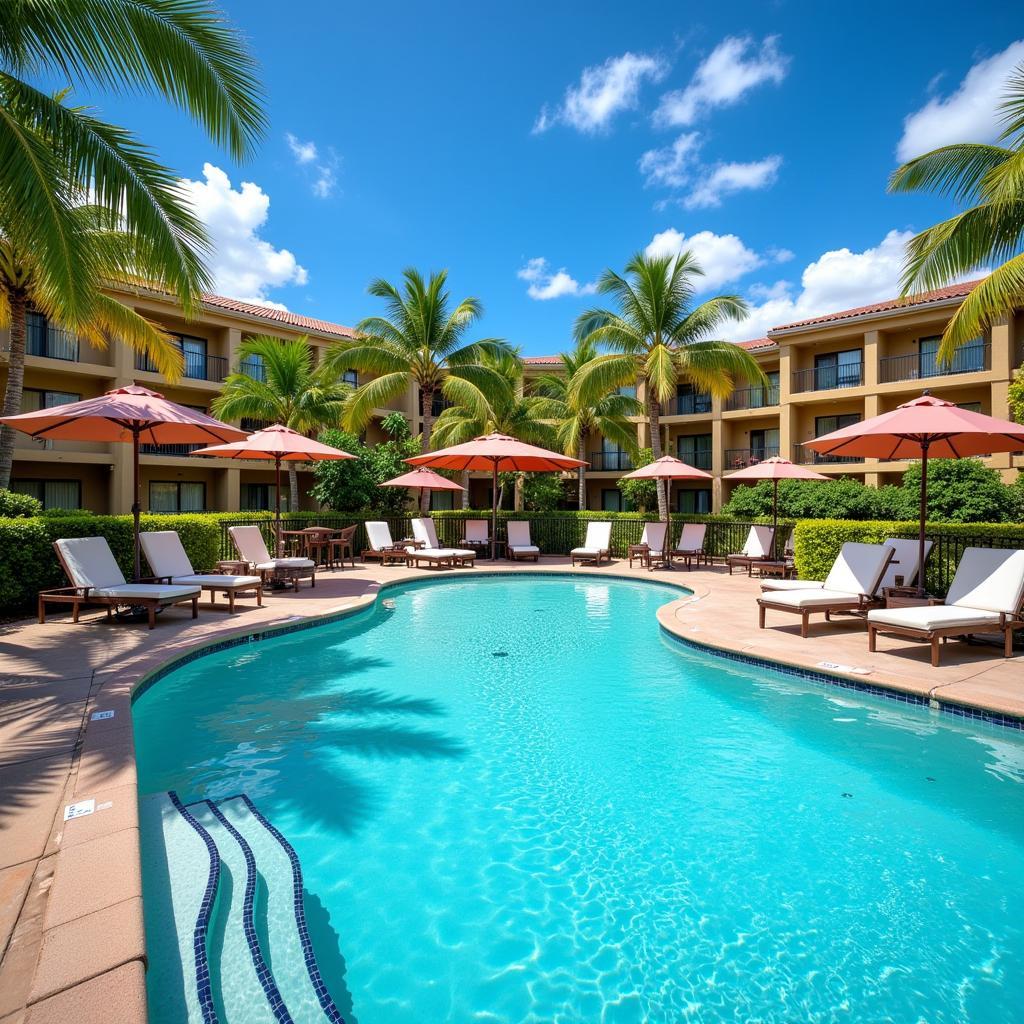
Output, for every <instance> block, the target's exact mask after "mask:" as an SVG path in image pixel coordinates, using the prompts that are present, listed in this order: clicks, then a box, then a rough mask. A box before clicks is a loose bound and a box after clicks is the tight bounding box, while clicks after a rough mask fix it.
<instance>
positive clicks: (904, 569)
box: [878, 537, 932, 594]
mask: <svg viewBox="0 0 1024 1024" xmlns="http://www.w3.org/2000/svg"><path fill="white" fill-rule="evenodd" d="M882 543H883V544H886V545H888V546H889V547H891V548H892V550H893V557H892V561H891V562H890V563H889V564H888V566H886V569H885V575H883V576H882V582H881V583H880V584H879V585H878V593H879V594H881V592H882V590H883V589H884V588H885V587H895V586H896V577H897V576H902V577H903V585H904V586H905V587H909V586H912V585H913V584H914V583H916V582H917V570H918V564H917V562H918V559H917V539H916V538H915V539H914V540H907V539H906V538H904V537H888V538H886V540H884V541H883V542H882ZM931 550H932V542H931V541H930V540H926V541H925V542H924V557H925V558H927V557H928V555H929V554H930V553H931Z"/></svg>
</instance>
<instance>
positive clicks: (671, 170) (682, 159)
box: [640, 132, 700, 188]
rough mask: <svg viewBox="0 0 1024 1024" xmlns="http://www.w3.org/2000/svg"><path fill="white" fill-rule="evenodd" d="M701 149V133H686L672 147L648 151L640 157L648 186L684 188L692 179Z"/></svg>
mask: <svg viewBox="0 0 1024 1024" xmlns="http://www.w3.org/2000/svg"><path fill="white" fill-rule="evenodd" d="M699 149H700V132H686V133H684V134H683V135H680V136H679V138H677V139H676V141H675V142H673V143H672V145H670V146H664V147H663V148H662V149H649V150H647V152H646V153H644V154H643V156H641V157H640V173H641V174H644V175H646V177H647V184H648V185H666V186H668V187H669V188H682V187H683V186H684V185H686V184H687V182H689V181H690V178H691V177H692V174H693V166H694V163H695V161H696V157H697V151H698V150H699Z"/></svg>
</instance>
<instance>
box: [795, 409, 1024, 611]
mask: <svg viewBox="0 0 1024 1024" xmlns="http://www.w3.org/2000/svg"><path fill="white" fill-rule="evenodd" d="M804 444H805V446H806V447H807V448H810V449H811V450H812V451H815V452H820V453H822V454H823V455H859V456H861V457H862V458H869V459H871V458H874V459H920V460H921V503H920V514H919V523H918V565H920V566H921V570H920V571H919V572H918V577H917V590H918V593H919V594H923V593H924V545H925V536H924V533H925V519H926V518H927V512H928V459H929V458H930V457H937V458H940V459H960V458H964V457H966V456H970V455H992V454H994V453H995V452H1019V451H1024V426H1021V424H1019V423H1011V422H1010V421H1009V420H1000V419H996V418H995V417H993V416H985V415H983V414H982V413H980V412H970V411H968V410H967V409H960V408H959V407H957V406H956V405H954V404H953V403H952V402H946V401H943V399H941V398H936V397H935V396H934V395H930V394H929V393H928V392H927V391H926V392H925V393H924V394H923V395H921V397H920V398H915V399H914V400H913V401H910V402H904V403H903V405H901V406H898V407H897V408H896V409H893V411H892V412H884V413H882V414H881V416H873V417H872V418H871V419H869V420H864V421H863V422H862V423H853V424H851V425H850V426H848V427H843V428H842V429H841V430H834V431H832V433H831V434H824V435H823V436H821V437H816V438H815V439H814V440H813V441H806V442H804Z"/></svg>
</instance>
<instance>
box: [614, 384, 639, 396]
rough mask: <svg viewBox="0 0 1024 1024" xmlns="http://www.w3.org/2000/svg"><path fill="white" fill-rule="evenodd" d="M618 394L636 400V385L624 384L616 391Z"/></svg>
mask: <svg viewBox="0 0 1024 1024" xmlns="http://www.w3.org/2000/svg"><path fill="white" fill-rule="evenodd" d="M616 393H617V394H620V395H622V396H623V397H625V398H636V385H635V384H623V385H622V387H621V388H617V389H616Z"/></svg>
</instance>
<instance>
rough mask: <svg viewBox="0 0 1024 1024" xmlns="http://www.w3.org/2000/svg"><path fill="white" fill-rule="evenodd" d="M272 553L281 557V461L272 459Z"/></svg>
mask: <svg viewBox="0 0 1024 1024" xmlns="http://www.w3.org/2000/svg"><path fill="white" fill-rule="evenodd" d="M274 535H275V537H276V541H275V544H274V553H275V554H276V556H277V557H278V558H280V557H281V459H280V458H275V459H274Z"/></svg>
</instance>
